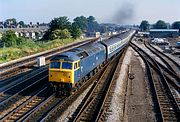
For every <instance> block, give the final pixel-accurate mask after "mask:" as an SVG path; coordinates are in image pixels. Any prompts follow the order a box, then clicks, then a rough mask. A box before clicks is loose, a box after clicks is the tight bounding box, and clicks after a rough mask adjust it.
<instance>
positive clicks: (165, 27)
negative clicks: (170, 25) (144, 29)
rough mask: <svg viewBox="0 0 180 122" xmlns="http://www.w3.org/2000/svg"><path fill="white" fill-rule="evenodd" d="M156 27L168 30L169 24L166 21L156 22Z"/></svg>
mask: <svg viewBox="0 0 180 122" xmlns="http://www.w3.org/2000/svg"><path fill="white" fill-rule="evenodd" d="M154 27H155V29H167V24H166V23H165V22H164V21H162V20H159V21H157V22H156V24H155V25H154Z"/></svg>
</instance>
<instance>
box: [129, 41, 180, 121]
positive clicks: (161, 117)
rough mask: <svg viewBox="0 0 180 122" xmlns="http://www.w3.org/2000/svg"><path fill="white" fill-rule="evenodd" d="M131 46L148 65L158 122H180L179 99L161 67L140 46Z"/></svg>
mask: <svg viewBox="0 0 180 122" xmlns="http://www.w3.org/2000/svg"><path fill="white" fill-rule="evenodd" d="M131 46H132V47H133V49H135V51H136V52H138V53H139V55H140V56H141V57H142V58H143V60H144V61H145V63H146V67H147V75H148V78H149V84H150V90H151V95H152V101H153V104H154V111H155V114H156V118H157V121H180V117H179V115H180V108H179V105H178V102H179V99H176V98H175V97H174V96H173V93H172V92H171V90H170V87H169V85H168V81H167V80H166V78H165V76H164V74H163V73H162V70H161V68H160V66H159V65H158V63H157V62H156V61H155V60H154V59H152V58H151V57H150V56H149V55H147V54H146V53H145V52H144V51H143V50H142V49H140V48H139V47H138V46H136V45H135V44H132V43H131ZM155 67H156V68H155Z"/></svg>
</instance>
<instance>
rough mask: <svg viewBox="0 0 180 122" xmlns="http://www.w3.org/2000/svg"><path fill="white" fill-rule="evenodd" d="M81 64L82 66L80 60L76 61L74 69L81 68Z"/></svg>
mask: <svg viewBox="0 0 180 122" xmlns="http://www.w3.org/2000/svg"><path fill="white" fill-rule="evenodd" d="M79 66H80V62H79V61H78V62H76V63H74V69H77V68H79Z"/></svg>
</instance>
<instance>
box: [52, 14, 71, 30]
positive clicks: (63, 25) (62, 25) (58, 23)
mask: <svg viewBox="0 0 180 122" xmlns="http://www.w3.org/2000/svg"><path fill="white" fill-rule="evenodd" d="M70 27H71V23H70V22H69V19H68V18H67V17H65V16H63V17H58V18H54V19H53V20H52V21H51V22H50V30H51V31H54V30H56V29H60V30H64V29H70Z"/></svg>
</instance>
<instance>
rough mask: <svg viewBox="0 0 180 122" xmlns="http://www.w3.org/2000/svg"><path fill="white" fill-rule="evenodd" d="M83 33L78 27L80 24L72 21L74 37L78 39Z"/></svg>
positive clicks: (72, 34)
mask: <svg viewBox="0 0 180 122" xmlns="http://www.w3.org/2000/svg"><path fill="white" fill-rule="evenodd" d="M81 34H82V31H81V29H80V28H79V27H78V25H77V24H76V23H75V22H74V23H72V26H71V36H72V37H73V38H74V39H77V38H79V37H80V36H81Z"/></svg>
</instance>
